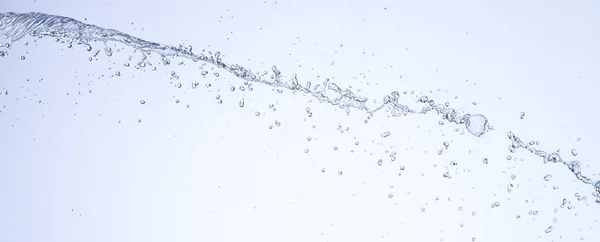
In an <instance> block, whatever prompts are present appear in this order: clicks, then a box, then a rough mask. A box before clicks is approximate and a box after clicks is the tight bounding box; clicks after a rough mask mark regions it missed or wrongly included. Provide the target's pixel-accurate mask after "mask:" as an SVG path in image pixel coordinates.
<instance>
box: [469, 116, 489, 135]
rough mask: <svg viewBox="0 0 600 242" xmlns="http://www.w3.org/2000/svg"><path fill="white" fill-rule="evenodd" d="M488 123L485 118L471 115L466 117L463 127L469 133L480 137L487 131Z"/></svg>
mask: <svg viewBox="0 0 600 242" xmlns="http://www.w3.org/2000/svg"><path fill="white" fill-rule="evenodd" d="M487 126H488V121H487V119H486V118H485V116H483V115H481V114H473V115H467V116H466V122H465V127H466V128H467V130H468V131H469V133H471V134H473V135H475V136H476V137H481V136H482V135H483V134H484V133H485V131H486V130H487Z"/></svg>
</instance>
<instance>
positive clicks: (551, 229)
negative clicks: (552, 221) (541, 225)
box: [546, 226, 554, 233]
mask: <svg viewBox="0 0 600 242" xmlns="http://www.w3.org/2000/svg"><path fill="white" fill-rule="evenodd" d="M552 231H554V226H550V227H548V228H547V229H546V233H550V232H552Z"/></svg>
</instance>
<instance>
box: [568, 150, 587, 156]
mask: <svg viewBox="0 0 600 242" xmlns="http://www.w3.org/2000/svg"><path fill="white" fill-rule="evenodd" d="M584 153H585V152H584ZM571 154H572V155H573V156H577V150H576V149H572V150H571Z"/></svg>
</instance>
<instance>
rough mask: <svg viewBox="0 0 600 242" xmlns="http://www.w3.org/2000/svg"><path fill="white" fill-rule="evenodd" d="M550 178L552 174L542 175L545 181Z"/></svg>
mask: <svg viewBox="0 0 600 242" xmlns="http://www.w3.org/2000/svg"><path fill="white" fill-rule="evenodd" d="M551 179H552V175H550V174H548V175H545V176H544V180H545V181H550V180H551Z"/></svg>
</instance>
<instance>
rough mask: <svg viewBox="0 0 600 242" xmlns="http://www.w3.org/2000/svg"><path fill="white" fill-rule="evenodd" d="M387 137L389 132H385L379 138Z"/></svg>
mask: <svg viewBox="0 0 600 242" xmlns="http://www.w3.org/2000/svg"><path fill="white" fill-rule="evenodd" d="M388 136H390V131H386V132H383V133H382V134H381V137H383V138H385V137H388Z"/></svg>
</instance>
